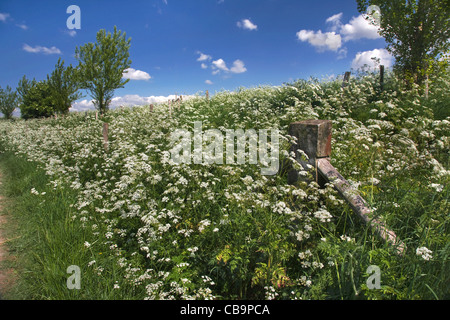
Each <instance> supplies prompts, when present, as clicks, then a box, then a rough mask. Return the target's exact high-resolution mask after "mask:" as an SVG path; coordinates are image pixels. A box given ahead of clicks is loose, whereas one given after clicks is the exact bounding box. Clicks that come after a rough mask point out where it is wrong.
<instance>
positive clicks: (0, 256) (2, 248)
mask: <svg viewBox="0 0 450 320" xmlns="http://www.w3.org/2000/svg"><path fill="white" fill-rule="evenodd" d="M1 189H2V174H1V172H0V300H2V299H4V295H5V293H6V292H7V291H8V290H9V289H10V288H11V286H12V285H13V281H14V280H13V278H14V271H13V269H11V268H8V267H6V266H5V262H7V261H8V260H10V259H11V258H12V257H11V256H10V254H9V252H8V248H7V244H6V242H7V240H8V239H7V237H6V229H5V228H6V224H7V216H6V212H5V210H4V207H5V201H6V200H5V198H4V197H3V196H2V195H1V191H2V190H1Z"/></svg>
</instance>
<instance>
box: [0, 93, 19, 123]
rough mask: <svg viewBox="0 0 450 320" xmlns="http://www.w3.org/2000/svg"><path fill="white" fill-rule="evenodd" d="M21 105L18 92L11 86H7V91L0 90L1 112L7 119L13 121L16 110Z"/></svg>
mask: <svg viewBox="0 0 450 320" xmlns="http://www.w3.org/2000/svg"><path fill="white" fill-rule="evenodd" d="M18 105H19V97H18V95H17V92H15V91H12V89H11V87H10V86H6V90H5V91H4V90H2V89H1V88H0V112H1V113H3V116H4V117H5V119H11V118H12V114H13V112H14V110H16V108H17V107H18Z"/></svg>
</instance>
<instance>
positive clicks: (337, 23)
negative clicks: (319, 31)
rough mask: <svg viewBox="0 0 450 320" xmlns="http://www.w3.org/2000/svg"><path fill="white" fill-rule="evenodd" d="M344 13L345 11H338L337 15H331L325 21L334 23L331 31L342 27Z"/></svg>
mask: <svg viewBox="0 0 450 320" xmlns="http://www.w3.org/2000/svg"><path fill="white" fill-rule="evenodd" d="M342 15H343V13H342V12H341V13H338V14H335V15H332V16H331V17H329V18H328V19H327V20H326V21H325V22H326V23H329V24H331V25H332V27H331V31H334V32H336V31H338V30H339V28H340V27H341V25H342V23H341V19H342Z"/></svg>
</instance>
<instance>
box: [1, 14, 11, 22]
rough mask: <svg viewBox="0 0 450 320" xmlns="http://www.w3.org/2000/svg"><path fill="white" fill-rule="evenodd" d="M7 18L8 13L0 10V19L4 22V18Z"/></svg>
mask: <svg viewBox="0 0 450 320" xmlns="http://www.w3.org/2000/svg"><path fill="white" fill-rule="evenodd" d="M8 18H9V13H1V12H0V21H3V22H6V20H7V19H8Z"/></svg>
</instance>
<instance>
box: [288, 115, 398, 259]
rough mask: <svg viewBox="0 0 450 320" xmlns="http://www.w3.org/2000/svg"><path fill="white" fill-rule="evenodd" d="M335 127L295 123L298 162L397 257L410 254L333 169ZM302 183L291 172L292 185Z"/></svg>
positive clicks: (292, 130) (321, 122)
mask: <svg viewBox="0 0 450 320" xmlns="http://www.w3.org/2000/svg"><path fill="white" fill-rule="evenodd" d="M331 126H332V123H331V121H330V120H306V121H300V122H294V123H292V124H291V125H290V126H289V135H291V136H294V137H296V138H297V143H296V144H295V145H293V146H291V151H294V152H295V155H296V160H297V161H298V162H299V163H300V164H301V165H302V167H303V168H305V170H307V169H308V167H309V166H312V167H313V169H314V170H313V177H314V179H315V181H316V182H317V183H319V185H323V184H324V182H330V183H332V184H333V186H334V188H335V189H336V190H337V191H338V193H339V194H340V195H341V196H342V197H343V198H344V199H345V200H346V202H347V203H348V204H349V205H350V207H351V208H352V210H353V211H354V212H355V213H356V214H357V215H358V216H359V217H360V218H361V219H362V221H363V222H364V223H366V224H368V225H369V226H370V227H371V228H372V229H373V230H375V231H376V233H377V234H378V235H379V236H380V237H381V238H382V239H384V240H385V241H387V242H389V243H390V244H393V245H395V247H396V250H397V253H399V254H403V252H404V251H405V250H406V246H405V244H404V243H403V242H402V241H400V240H399V239H397V236H396V234H395V233H394V232H393V231H391V230H389V229H388V228H387V227H386V225H385V224H384V223H383V222H382V221H381V220H380V219H378V218H377V217H374V216H372V210H371V209H370V208H369V206H368V205H367V203H366V201H365V200H364V199H363V198H362V197H361V195H360V194H359V191H358V190H357V189H355V188H354V187H352V186H351V185H350V183H349V182H348V181H347V180H345V178H344V177H343V176H342V175H341V174H340V173H339V172H338V171H337V170H336V168H334V167H333V166H332V165H331V163H330V156H331ZM298 150H303V152H304V153H305V154H306V155H307V156H308V159H307V160H303V159H302V157H301V153H300V152H298ZM298 180H299V174H298V172H296V170H291V171H290V172H289V173H288V183H291V184H292V183H295V182H296V181H298Z"/></svg>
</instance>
